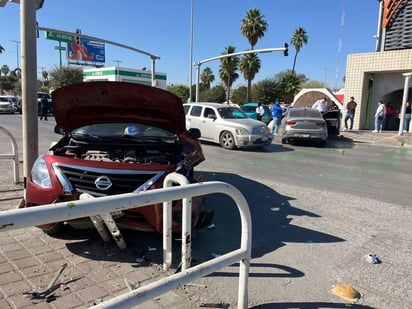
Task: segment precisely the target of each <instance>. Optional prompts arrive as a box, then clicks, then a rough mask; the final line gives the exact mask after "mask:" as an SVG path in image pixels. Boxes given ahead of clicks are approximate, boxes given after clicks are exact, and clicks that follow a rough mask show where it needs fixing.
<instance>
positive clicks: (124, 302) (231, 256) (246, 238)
mask: <svg viewBox="0 0 412 309" xmlns="http://www.w3.org/2000/svg"><path fill="white" fill-rule="evenodd" d="M211 193H222V194H226V195H228V196H229V197H231V198H232V199H233V200H234V202H235V203H236V205H237V207H238V209H239V212H240V219H241V241H240V248H239V249H236V250H233V251H231V252H229V253H226V254H223V255H221V256H219V257H216V258H214V259H212V260H209V261H206V262H204V263H202V264H199V265H196V266H193V267H189V268H187V269H185V270H182V272H180V273H177V274H174V275H171V276H168V277H165V278H162V279H160V280H158V281H156V282H153V283H151V284H148V285H146V286H143V287H141V288H138V289H136V290H132V291H129V292H127V293H124V294H122V295H119V296H117V297H114V298H112V299H110V300H107V301H105V302H104V303H101V304H98V305H96V306H94V307H93V308H116V309H117V308H125V309H126V308H132V307H133V306H136V305H138V304H141V303H143V302H145V301H147V300H150V299H153V298H155V297H157V296H159V295H161V294H163V293H166V292H168V291H170V290H172V289H174V288H177V287H178V286H180V285H183V284H186V283H188V282H190V281H193V280H195V279H198V278H201V277H204V276H207V275H209V274H211V273H213V272H215V271H217V270H219V269H221V268H223V267H226V266H229V265H231V264H234V263H237V262H240V267H239V283H238V308H243V309H245V308H247V304H248V292H247V291H248V274H249V265H250V257H251V245H252V223H251V216H250V211H249V207H248V204H247V202H246V199H245V198H244V196H243V195H242V194H241V193H240V191H239V190H237V189H236V188H235V187H234V186H232V185H230V184H227V183H224V182H219V181H212V182H204V183H195V184H182V183H181V185H180V186H177V187H168V188H163V189H154V190H148V191H145V192H139V193H126V194H119V195H113V196H106V197H99V198H93V199H84V200H78V201H70V202H63V203H57V204H50V205H43V206H41V207H30V208H23V209H12V210H6V211H2V212H0V231H9V230H13V229H19V228H25V227H32V226H37V225H41V224H47V223H50V222H60V221H65V220H69V219H76V218H83V217H90V216H94V215H99V214H101V213H109V212H111V211H116V210H124V209H129V208H136V207H143V206H146V205H151V204H156V203H162V202H164V201H173V200H180V199H184V198H187V199H191V198H192V197H194V196H202V195H206V194H211ZM186 213H187V212H186ZM187 215H188V216H190V215H191V214H190V213H188V214H187ZM182 220H185V218H183V219H182ZM164 232H167V231H164Z"/></svg>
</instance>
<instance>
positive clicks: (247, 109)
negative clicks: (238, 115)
mask: <svg viewBox="0 0 412 309" xmlns="http://www.w3.org/2000/svg"><path fill="white" fill-rule="evenodd" d="M241 109H242V110H243V111H244V112H245V113H256V106H250V105H249V106H242V107H241Z"/></svg>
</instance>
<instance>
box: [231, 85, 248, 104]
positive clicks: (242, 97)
mask: <svg viewBox="0 0 412 309" xmlns="http://www.w3.org/2000/svg"><path fill="white" fill-rule="evenodd" d="M230 100H231V101H232V102H233V103H236V104H244V103H246V102H247V87H246V86H240V87H238V88H236V89H234V90H233V92H232V97H231V98H230Z"/></svg>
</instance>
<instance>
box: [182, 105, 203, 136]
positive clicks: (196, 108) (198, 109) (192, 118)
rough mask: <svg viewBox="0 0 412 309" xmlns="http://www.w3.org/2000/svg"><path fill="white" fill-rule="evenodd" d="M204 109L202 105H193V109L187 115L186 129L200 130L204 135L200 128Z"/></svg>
mask: <svg viewBox="0 0 412 309" xmlns="http://www.w3.org/2000/svg"><path fill="white" fill-rule="evenodd" d="M192 104H193V103H192ZM202 110H203V107H202V106H201V105H194V104H193V105H192V107H191V108H190V109H189V110H188V112H187V114H186V129H192V128H195V129H199V130H200V132H201V133H202V130H201V128H200V122H201V119H200V116H201V115H202Z"/></svg>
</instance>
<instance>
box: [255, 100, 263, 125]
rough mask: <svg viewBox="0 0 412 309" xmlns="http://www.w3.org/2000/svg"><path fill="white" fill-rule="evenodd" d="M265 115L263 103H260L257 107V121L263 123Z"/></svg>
mask: <svg viewBox="0 0 412 309" xmlns="http://www.w3.org/2000/svg"><path fill="white" fill-rule="evenodd" d="M264 113H265V110H264V109H263V106H262V103H258V106H257V107H256V119H257V120H259V121H262V117H263V114H264Z"/></svg>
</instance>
